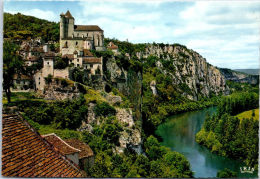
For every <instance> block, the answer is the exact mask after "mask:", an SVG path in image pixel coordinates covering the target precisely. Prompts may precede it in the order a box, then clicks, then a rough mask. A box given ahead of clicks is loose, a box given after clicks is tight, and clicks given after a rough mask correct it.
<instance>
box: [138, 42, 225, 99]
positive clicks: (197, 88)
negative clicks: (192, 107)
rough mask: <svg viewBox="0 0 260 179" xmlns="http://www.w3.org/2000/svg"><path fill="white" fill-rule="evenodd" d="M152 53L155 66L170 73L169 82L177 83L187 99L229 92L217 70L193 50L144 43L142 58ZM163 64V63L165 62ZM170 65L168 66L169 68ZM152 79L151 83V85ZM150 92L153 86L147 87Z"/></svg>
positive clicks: (165, 72) (179, 46) (223, 78)
mask: <svg viewBox="0 0 260 179" xmlns="http://www.w3.org/2000/svg"><path fill="white" fill-rule="evenodd" d="M150 55H153V56H157V57H158V58H159V59H160V60H158V61H157V62H156V66H157V68H158V69H160V70H161V71H162V72H163V73H164V74H166V75H167V76H170V77H171V79H172V83H173V84H174V85H177V86H179V89H180V91H182V95H184V96H186V97H187V98H189V99H191V100H198V98H199V97H200V96H203V97H209V96H210V95H211V94H212V93H213V94H216V95H219V94H229V88H228V86H227V85H226V82H225V77H224V76H223V75H222V73H221V72H220V70H219V69H218V68H216V67H214V66H212V65H210V64H209V63H207V61H206V59H205V58H203V57H202V56H201V55H200V54H198V53H197V52H195V51H193V50H190V49H187V48H186V47H185V46H181V45H148V46H147V48H146V50H145V53H144V54H143V57H144V58H147V57H148V56H150ZM165 64H166V65H165ZM170 66H171V67H172V68H169V67H170ZM154 83H156V82H153V83H152V84H154ZM151 87H152V88H153V89H152V90H153V91H154V89H155V86H154V85H153V86H151Z"/></svg>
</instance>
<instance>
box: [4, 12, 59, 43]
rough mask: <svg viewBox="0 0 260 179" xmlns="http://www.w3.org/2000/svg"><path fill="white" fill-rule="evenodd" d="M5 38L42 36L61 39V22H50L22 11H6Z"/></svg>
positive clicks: (21, 38) (56, 39)
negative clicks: (14, 12)
mask: <svg viewBox="0 0 260 179" xmlns="http://www.w3.org/2000/svg"><path fill="white" fill-rule="evenodd" d="M3 30H4V38H10V39H14V40H27V39H34V38H36V37H41V38H42V39H43V40H52V41H58V40H59V33H60V29H59V23H56V22H50V21H47V20H43V19H39V18H36V17H33V16H26V15H23V14H21V13H17V14H14V15H13V14H10V13H4V29H3Z"/></svg>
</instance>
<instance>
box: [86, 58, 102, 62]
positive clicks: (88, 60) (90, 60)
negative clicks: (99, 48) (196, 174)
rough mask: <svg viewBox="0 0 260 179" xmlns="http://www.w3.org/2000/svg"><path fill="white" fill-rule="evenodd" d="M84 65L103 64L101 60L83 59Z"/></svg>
mask: <svg viewBox="0 0 260 179" xmlns="http://www.w3.org/2000/svg"><path fill="white" fill-rule="evenodd" d="M83 63H101V58H83Z"/></svg>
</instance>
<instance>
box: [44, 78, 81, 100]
mask: <svg viewBox="0 0 260 179" xmlns="http://www.w3.org/2000/svg"><path fill="white" fill-rule="evenodd" d="M41 96H42V97H44V99H47V100H66V99H69V100H72V99H76V98H78V97H79V96H80V91H79V90H78V87H77V85H76V84H75V83H74V82H73V83H71V84H68V85H66V86H64V85H62V84H61V82H60V81H57V82H55V81H54V80H53V81H52V82H51V83H50V84H48V85H46V86H45V88H44V91H43V93H42V94H41Z"/></svg>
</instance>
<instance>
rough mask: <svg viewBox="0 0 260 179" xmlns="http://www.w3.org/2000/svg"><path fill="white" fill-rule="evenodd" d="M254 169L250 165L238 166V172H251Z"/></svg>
mask: <svg viewBox="0 0 260 179" xmlns="http://www.w3.org/2000/svg"><path fill="white" fill-rule="evenodd" d="M254 171H255V169H254V168H251V167H240V173H251V174H253V173H254Z"/></svg>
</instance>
